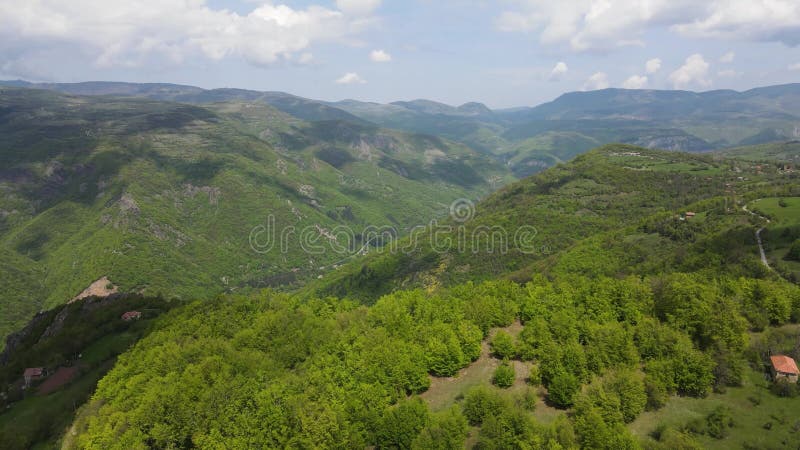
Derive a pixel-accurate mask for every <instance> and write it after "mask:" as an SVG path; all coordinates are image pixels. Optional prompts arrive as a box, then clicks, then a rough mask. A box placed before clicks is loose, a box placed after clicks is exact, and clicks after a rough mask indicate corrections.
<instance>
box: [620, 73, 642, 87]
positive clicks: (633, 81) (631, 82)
mask: <svg viewBox="0 0 800 450" xmlns="http://www.w3.org/2000/svg"><path fill="white" fill-rule="evenodd" d="M645 86H647V77H646V76H644V75H631V77H630V78H628V79H627V80H625V81H624V82H623V83H622V87H624V88H625V89H642V88H644V87H645Z"/></svg>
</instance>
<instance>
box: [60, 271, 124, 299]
mask: <svg viewBox="0 0 800 450" xmlns="http://www.w3.org/2000/svg"><path fill="white" fill-rule="evenodd" d="M118 290H119V288H118V287H117V286H115V285H114V284H113V283H112V282H111V280H109V279H108V277H103V278H100V279H99V280H97V281H95V282H94V283H92V284H90V285H89V287H87V288H86V289H84V290H83V291H82V292H81V293H80V294H78V295H76V296H75V297H74V298H73V299H72V300H70V301H69V303H72V302H75V301H78V300H81V299H84V298H86V297H107V296H109V295H111V294H116V293H117V291H118Z"/></svg>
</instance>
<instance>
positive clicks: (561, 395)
mask: <svg viewBox="0 0 800 450" xmlns="http://www.w3.org/2000/svg"><path fill="white" fill-rule="evenodd" d="M580 387H581V383H580V381H578V378H577V377H575V375H572V374H571V373H567V372H560V373H558V374H556V376H555V377H553V380H552V381H551V382H550V384H549V385H548V386H547V399H548V400H549V401H550V403H552V404H553V405H555V406H558V407H561V408H567V407H569V406H572V404H573V402H574V398H575V394H576V393H577V392H578V389H579V388H580Z"/></svg>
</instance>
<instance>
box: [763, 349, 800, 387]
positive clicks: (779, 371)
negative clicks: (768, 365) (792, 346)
mask: <svg viewBox="0 0 800 450" xmlns="http://www.w3.org/2000/svg"><path fill="white" fill-rule="evenodd" d="M769 359H770V361H771V362H772V376H773V378H774V379H775V381H779V380H787V381H789V382H791V383H797V376H798V375H800V370H797V363H796V362H794V359H792V358H791V357H789V356H786V355H772V356H770V357H769Z"/></svg>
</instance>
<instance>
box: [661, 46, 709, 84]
mask: <svg viewBox="0 0 800 450" xmlns="http://www.w3.org/2000/svg"><path fill="white" fill-rule="evenodd" d="M708 68H709V64H708V63H707V62H706V60H705V59H703V55H701V54H699V53H695V54H694V55H692V56H690V57H688V58H686V62H685V63H684V64H683V65H682V66H681V67H679V68H678V69H677V70H675V71H674V72H672V73H671V74H670V76H669V80H670V81H672V85H673V86H675V89H686V88H687V87H690V86H697V87H702V88H706V87H709V86H711V80H710V79H709V78H708Z"/></svg>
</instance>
